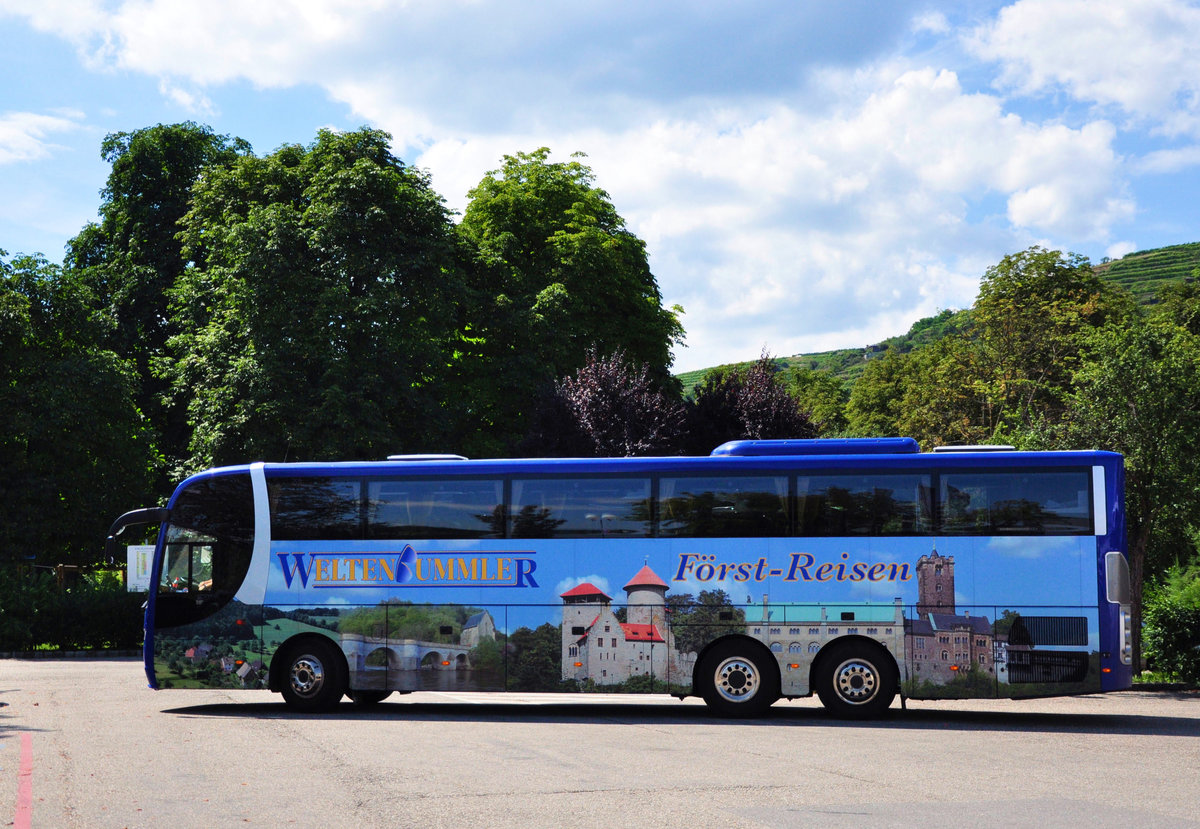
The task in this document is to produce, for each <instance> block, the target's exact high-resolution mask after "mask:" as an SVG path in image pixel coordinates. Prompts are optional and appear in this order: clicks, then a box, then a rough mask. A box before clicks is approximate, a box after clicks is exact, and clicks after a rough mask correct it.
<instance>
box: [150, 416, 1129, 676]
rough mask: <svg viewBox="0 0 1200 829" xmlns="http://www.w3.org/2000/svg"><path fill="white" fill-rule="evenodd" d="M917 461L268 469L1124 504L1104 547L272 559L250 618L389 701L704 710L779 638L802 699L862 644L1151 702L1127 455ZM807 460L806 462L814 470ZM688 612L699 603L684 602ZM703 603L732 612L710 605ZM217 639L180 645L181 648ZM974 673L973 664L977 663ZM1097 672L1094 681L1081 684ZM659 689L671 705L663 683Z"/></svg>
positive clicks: (1095, 543) (1067, 541)
mask: <svg viewBox="0 0 1200 829" xmlns="http://www.w3.org/2000/svg"><path fill="white" fill-rule="evenodd" d="M818 444H819V445H818ZM916 450H917V447H916V443H915V441H911V439H880V440H873V441H865V442H864V441H819V442H817V443H816V444H813V445H809V444H808V443H807V442H802V441H786V442H771V441H740V442H734V443H731V444H726V445H725V446H723V447H719V448H718V449H717V450H716V451H714V454H713V455H712V456H709V457H687V458H678V457H669V458H618V459H592V458H575V459H572V458H566V459H520V460H504V459H496V460H474V461H465V460H452V459H445V460H413V459H406V460H402V461H400V460H397V461H379V462H342V463H288V464H265V465H261V466H259V467H257V468H258V469H261V472H260V473H259V474H260V475H262V476H265V479H266V481H267V482H268V484H270V483H271V482H272V481H279V480H280V479H285V478H321V479H337V478H358V479H366V480H368V481H369V480H371V479H376V478H378V479H386V478H389V477H404V478H409V477H413V478H416V477H428V478H435V479H441V480H447V479H454V478H460V477H461V478H475V479H486V478H488V477H490V476H492V477H494V476H499V475H509V476H516V477H519V478H528V479H529V480H531V481H536V480H537V479H538V478H547V479H554V478H556V477H559V476H562V477H566V476H571V475H587V476H597V477H603V476H608V477H611V478H614V479H616V478H621V477H631V478H632V477H635V476H639V475H641V476H644V475H664V476H675V477H680V478H685V477H687V476H697V477H701V476H710V477H717V476H732V475H737V474H740V473H747V474H761V475H763V476H771V475H772V474H774V475H783V474H785V473H801V474H810V475H821V474H839V473H849V474H853V473H855V472H858V471H867V470H870V471H874V472H884V473H896V474H904V473H912V474H915V473H949V472H955V471H975V472H983V473H987V472H989V471H992V470H997V471H999V470H1005V469H1015V468H1036V469H1040V470H1051V469H1054V468H1057V467H1062V468H1071V469H1082V468H1091V469H1096V468H1100V469H1102V470H1103V477H1104V483H1105V491H1106V492H1107V493H1108V494H1109V500H1108V502H1107V503H1096V504H1095V505H1094V510H1095V511H1096V512H1098V513H1099V514H1100V518H1099V519H1098V520H1097V521H1096V526H1097V532H1096V533H1093V534H1076V535H1064V536H1033V535H1029V536H1023V535H1010V536H987V535H936V536H935V535H932V534H929V535H919V534H918V535H890V536H834V537H802V536H785V537H770V538H712V537H707V538H702V537H654V538H641V537H637V538H627V539H623V540H620V541H614V540H612V539H603V538H578V539H570V538H469V539H457V540H449V539H447V540H419V539H407V540H406V539H378V540H369V539H353V540H340V541H330V540H321V541H306V540H280V539H271V540H270V547H269V550H270V552H269V572H268V573H267V575H266V576H265V588H264V591H265V592H264V595H263V603H262V606H261V608H258V609H257V610H255V611H254V612H249V611H247V612H246V613H245V614H243V615H245V617H246V618H247V619H253V624H254V625H255V629H256V633H255V635H256V637H257V638H258V641H259V642H260V644H259V645H258V647H260V648H261V649H262V654H261V656H262V660H263V662H264V663H266V664H269V661H270V656H271V655H272V653H273V649H274V647H275V644H273V643H275V642H276V639H277V638H278V637H283V636H286V635H289V632H293V633H294V632H295V631H308V632H312V633H317V634H319V635H325V636H329V637H330V638H332V639H334V641H338V642H339V643H340V645H341V647H342V650H343V653H345V655H346V657H347V662H348V664H349V668H350V672H351V680H352V686H353V687H356V688H378V689H380V690H383V689H398V690H417V689H441V690H498V689H521V690H533V689H541V690H550V689H558V688H567V687H570V688H579V689H586V688H596V689H601V690H608V689H610V688H615V687H620V688H622V689H626V690H631V689H633V688H635V687H637V688H641V687H642V685H640V684H639V681H640V679H642V678H645V679H646V680H647V683H648V684H645V688H646V689H649V688H654V689H656V690H664V689H665V688H669V689H670V690H672V691H673V692H677V693H687V692H688V691H690V685H691V671H692V670H693V668H694V667H695V665H696V663H697V660H698V659H699V658H700V657H701V655H702V653H703V649H704V647H706V642H707V641H710V640H711V639H712V638H713V637H714V636H719V635H725V634H731V633H736V634H738V635H742V636H749V637H751V638H755V639H758V640H759V641H761V642H763V644H764V645H765V646H767V647H768V648H769V649H770V650H771V651H772V652H773V653H774V654H776V656H777V659H778V660H779V665H780V671H781V676H782V682H783V688H784V691H785V694H804V693H807V692H808V690H809V679H810V677H809V671H810V669H811V666H812V665H813V663H814V658H815V655H816V654H817V653H819V652H820V649H821V648H822V647H824V646H825V644H827V643H828V642H831V641H834V640H835V639H837V638H838V637H843V636H847V635H850V636H863V637H867V638H870V639H873V640H874V641H877V642H880V643H882V644H883V645H884V646H885V647H886V648H887V649H888V651H889V652H890V653H892V655H893V656H894V657H895V658H896V661H897V664H898V666H899V667H900V669H901V675H902V677H903V679H904V688H905V693H906V694H907V695H908V696H912V697H914V698H937V697H940V696H947V695H953V694H957V693H960V692H961V691H963V690H968V691H969V692H970V693H969V694H968V695H974V696H997V695H1000V696H1039V695H1049V694H1055V693H1084V692H1091V691H1097V690H1102V689H1103V690H1111V689H1119V688H1127V687H1129V684H1130V682H1131V671H1130V668H1129V666H1128V665H1124V664H1122V662H1121V661H1120V659H1119V654H1117V653H1114V652H1111V651H1110V650H1104V651H1102V650H1101V647H1100V643H1101V642H1102V641H1103V642H1113V641H1115V640H1116V639H1117V632H1118V630H1119V624H1120V619H1119V608H1118V607H1117V606H1116V605H1114V604H1112V603H1109V602H1106V601H1104V600H1103V597H1104V580H1105V573H1104V562H1105V555H1106V554H1107V553H1108V552H1110V551H1120V552H1122V553H1124V552H1125V550H1124V533H1125V526H1124V518H1123V510H1122V506H1123V505H1122V504H1121V503H1120V497H1119V496H1120V493H1122V491H1123V490H1122V486H1123V483H1124V470H1123V465H1122V459H1121V457H1120V456H1119V455H1117V454H1114V453H1109V452H1095V451H1079V452H1038V453H1030V452H1016V451H1004V452H971V451H962V452H940V453H937V454H932V453H926V454H922V453H919V452H918V451H916ZM799 451H803V452H804V453H805V454H793V453H794V452H799ZM253 468H254V467H251V466H233V467H226V468H221V469H214V470H210V471H207V472H204V473H201V474H199V475H197V476H193V477H192V478H189V479H188V480H187V481H184V482H183V483H182V484H180V487H179V488H178V489H177V490H176V493H175V494H174V495H173V496H172V499H171V502H170V504H169V506H170V507H174V505H175V503H176V501H177V500H178V498H179V494H180V493H181V492H182V491H184V490H185V489H186V488H187V487H189V486H191V485H193V484H194V483H195V482H197V481H199V480H202V479H205V478H209V477H213V476H221V475H232V474H249V473H250V472H251V470H252V469H253ZM260 480H261V479H260ZM656 486H657V485H656ZM793 487H794V484H793ZM364 497H365V496H364ZM163 532H164V533H165V528H164V531H163ZM163 538H164V537H163V536H161V535H160V540H159V543H160V547H161V544H162V542H163ZM160 560H161V556H159V557H158V560H156V572H155V573H154V579H155V581H154V583H155V584H157V583H158V579H159V577H160V573H159V571H158V569H157V568H158V566H159V562H160ZM685 594H687V595H690V596H691V597H692V600H691V602H690V603H681V602H673V600H677V599H680V598H681V597H682V596H684V595H685ZM939 595H940V597H941V598H940V599H938V598H935V597H936V596H939ZM1098 597H1099V600H1098ZM702 600H703V601H708V602H713V603H715V604H714V605H712V606H711V607H706V606H702V604H701V601H702ZM943 603H944V604H943ZM717 605H719V606H720V612H719V613H717V612H716V611H715V610H714V608H715V607H716V606H717ZM154 608H155V595H154V591H152V592H151V596H150V600H149V605H148V611H147V632H146V650H145V653H144V661H145V666H146V672H147V676H148V677H149V679H150V683H151V686H152V687H157V686H158V678H156V676H155V665H154V658H153V657H154V649H155V631H154V630H153V629H152V627H151V621H152V619H153V615H154ZM710 610H712V611H713V612H711V613H710V612H709V611H710ZM238 613H239V614H241V613H242V611H238ZM255 613H258V614H260V615H254V614H255ZM710 617H711V618H710ZM238 623H239V624H241V622H240V621H239V622H238ZM547 625H549V626H550V627H552V628H554V631H555V632H554V634H553V635H554V637H556V638H555V643H554V645H553V647H554V654H553V657H554V664H555V669H554V675H553V676H546V677H540V678H538V679H536V680H535V679H528V678H526V675H525V674H523V673H521V671H523V670H525V667H526V666H525V665H524V663H522V662H521V660H522V658H523V654H525V653H526V651H527V649H532V648H536V647H547V646H548V645H547V644H546V642H545V641H542V640H544V639H545V638H546V636H547V635H549V634H548V633H547V628H546V626H547ZM202 630H203V628H202V627H200V628H197V629H196V630H188V631H186V632H184V631H178V633H179V634H180V635H179V636H178V637H177V638H178V639H179V640H180V641H182V640H183V639H184V638H185V636H184V634H185V633H186V637H187V638H189V639H190V638H191V637H194V636H196V635H198V634H197V631H202ZM170 633H171V634H172V636H174V635H175V634H176V633H177V632H176V631H171V632H170ZM539 637H541V638H539ZM539 642H540V644H539ZM956 646H957V647H958V648H959V650H958V651H957V652H956V651H955V647H956ZM943 651H946V652H947V654H949V656H944V655H943ZM530 653H532V651H530ZM956 653H957V655H958V656H962V657H965V658H960V659H957V661H956V659H955V655H956ZM543 656H545V655H544V654H543ZM498 660H499V661H498ZM506 660H507V661H506ZM545 661H546V660H545V659H542V660H541V662H540V663H539V664H544V663H545ZM535 662H537V660H533V658H532V657H530V664H534V663H535ZM950 663H955V667H953V669H951V668H949V667H947V666H948V665H950ZM968 663H969V664H968ZM159 668H160V670H161V669H162V665H161V664H160V666H159ZM1080 671H1083V672H1084V673H1086V676H1087V679H1086V681H1082V680H1081V681H1078V682H1076V681H1074V680H1072V679H1071V677H1072V676H1074V675H1075V673H1078V672H1080ZM643 672H645V673H643ZM1073 672H1075V673H1073ZM1079 675H1080V676H1082V675H1083V674H1082V673H1080V674H1079ZM1039 678H1040V679H1041V681H1039ZM659 680H662V681H663V682H665V683H666V686H665V687H664V688H659V687H658V686H657V685H655V684H654V682H656V681H659ZM264 681H265V680H264ZM514 682H515V683H516V684H514ZM522 682H530V683H533V684H531V685H522V684H521V683H522ZM539 683H540V684H539ZM535 686H536V687H535ZM952 692H953V693H952Z"/></svg>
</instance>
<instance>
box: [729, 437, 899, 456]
mask: <svg viewBox="0 0 1200 829" xmlns="http://www.w3.org/2000/svg"><path fill="white" fill-rule="evenodd" d="M920 451H921V447H920V446H919V445H918V444H917V441H916V440H915V439H913V438H825V439H821V438H817V439H813V440H731V441H729V442H728V443H722V444H721V445H720V446H718V447H717V448H716V449H714V450H712V454H713V455H714V456H718V457H720V456H724V457H742V458H744V457H771V456H779V455H915V454H917V453H918V452H920Z"/></svg>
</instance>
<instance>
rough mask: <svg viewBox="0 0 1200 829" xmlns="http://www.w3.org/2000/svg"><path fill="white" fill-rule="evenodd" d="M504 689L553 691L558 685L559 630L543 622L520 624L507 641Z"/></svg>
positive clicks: (560, 639)
mask: <svg viewBox="0 0 1200 829" xmlns="http://www.w3.org/2000/svg"><path fill="white" fill-rule="evenodd" d="M506 653H507V662H508V690H510V691H557V690H559V689H560V688H561V687H562V631H561V630H559V628H557V627H555V626H554V625H552V624H550V623H549V622H547V623H546V624H544V625H540V626H538V627H537V628H535V629H532V630H531V629H530V628H527V627H520V628H517V629H516V630H515V631H513V634H512V636H510V637H509V638H508V642H507V648H506Z"/></svg>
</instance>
